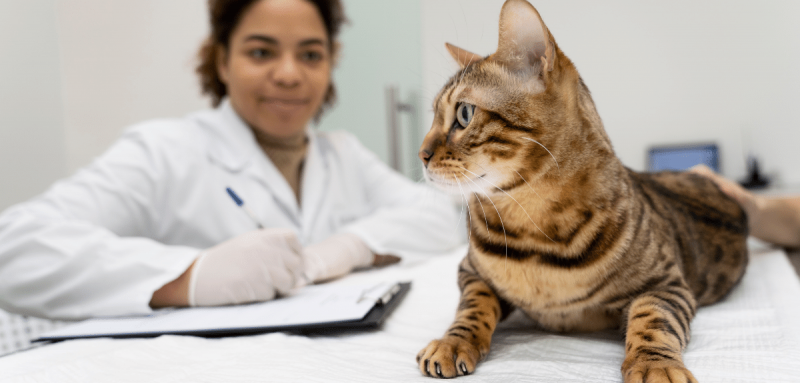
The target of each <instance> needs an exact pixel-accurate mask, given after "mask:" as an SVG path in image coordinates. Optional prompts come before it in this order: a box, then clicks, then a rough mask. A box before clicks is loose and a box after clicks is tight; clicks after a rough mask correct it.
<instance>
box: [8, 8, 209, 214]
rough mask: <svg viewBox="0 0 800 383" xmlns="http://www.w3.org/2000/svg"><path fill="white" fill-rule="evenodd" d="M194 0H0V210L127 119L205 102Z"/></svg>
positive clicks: (101, 144) (169, 113)
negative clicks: (198, 76) (197, 68)
mask: <svg viewBox="0 0 800 383" xmlns="http://www.w3.org/2000/svg"><path fill="white" fill-rule="evenodd" d="M206 19H207V16H206V3H205V2H204V1H198V0H170V1H161V0H137V1H106V0H37V1H0V49H2V52H3V55H2V58H0V179H2V181H0V184H1V185H2V187H0V210H3V209H4V208H6V207H8V206H10V205H12V204H14V203H17V202H21V201H24V200H26V199H29V198H31V197H33V196H34V195H36V194H38V193H41V192H42V191H44V190H45V189H46V188H47V186H49V185H50V184H52V183H53V182H54V181H56V180H58V179H60V178H63V177H65V176H67V175H69V174H71V173H73V172H74V171H75V170H77V169H78V168H80V167H82V166H84V165H86V164H88V163H89V162H90V161H91V160H92V159H93V158H94V157H96V156H97V155H99V154H101V153H102V152H103V151H104V150H105V149H106V148H108V146H109V145H110V144H111V143H112V142H114V141H115V140H116V139H117V138H118V137H119V135H120V133H121V132H122V130H124V129H125V128H126V127H127V126H129V125H130V124H132V123H135V122H139V121H143V120H146V119H151V118H158V117H176V116H182V115H184V114H186V113H188V112H190V111H193V110H197V109H199V108H203V107H206V106H207V105H208V104H209V103H208V101H207V100H206V99H204V98H202V97H200V94H199V86H198V85H197V80H196V76H195V75H194V71H193V68H194V64H195V52H196V50H197V48H198V46H199V44H200V42H201V41H202V39H203V38H204V37H205V35H206V34H207V29H208V28H207V20H206Z"/></svg>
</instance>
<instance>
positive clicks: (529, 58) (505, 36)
mask: <svg viewBox="0 0 800 383" xmlns="http://www.w3.org/2000/svg"><path fill="white" fill-rule="evenodd" d="M555 56H556V55H555V44H554V43H553V41H551V40H550V32H549V31H548V30H547V27H546V26H545V25H544V21H542V17H541V16H539V12H538V11H536V8H534V7H533V6H532V5H531V4H530V3H528V2H527V1H525V0H506V3H505V4H503V9H502V10H501V11H500V41H499V43H498V44H497V52H496V53H495V54H494V59H495V60H497V61H500V62H503V63H505V64H506V65H508V66H509V67H510V68H511V69H513V70H527V69H530V68H533V67H534V66H536V65H540V66H541V69H542V71H550V70H553V62H554V60H555Z"/></svg>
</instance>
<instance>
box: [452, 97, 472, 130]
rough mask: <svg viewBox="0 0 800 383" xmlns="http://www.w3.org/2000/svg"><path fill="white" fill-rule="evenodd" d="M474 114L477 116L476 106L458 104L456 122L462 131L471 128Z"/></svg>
mask: <svg viewBox="0 0 800 383" xmlns="http://www.w3.org/2000/svg"><path fill="white" fill-rule="evenodd" d="M473 114H475V105H472V104H467V103H464V102H462V103H460V104H458V106H457V107H456V120H458V124H459V125H461V128H462V129H463V128H466V127H467V126H469V122H470V121H472V115H473Z"/></svg>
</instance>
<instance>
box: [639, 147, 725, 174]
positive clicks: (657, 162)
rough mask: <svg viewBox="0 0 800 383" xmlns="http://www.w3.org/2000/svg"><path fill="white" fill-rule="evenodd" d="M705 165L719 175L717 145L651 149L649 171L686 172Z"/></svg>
mask: <svg viewBox="0 0 800 383" xmlns="http://www.w3.org/2000/svg"><path fill="white" fill-rule="evenodd" d="M698 164H705V165H706V166H708V167H709V168H711V169H713V170H714V171H715V172H717V173H719V151H718V149H717V145H715V144H697V145H676V146H660V147H653V148H651V149H650V152H649V155H648V170H649V171H651V172H657V171H661V170H686V169H688V168H691V167H692V166H695V165H698Z"/></svg>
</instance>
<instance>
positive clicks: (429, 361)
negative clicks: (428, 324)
mask: <svg viewBox="0 0 800 383" xmlns="http://www.w3.org/2000/svg"><path fill="white" fill-rule="evenodd" d="M485 348H486V350H483V351H482V350H479V349H478V347H476V346H475V345H473V344H472V343H469V342H467V341H465V340H463V339H460V338H457V337H444V338H442V339H438V340H434V341H432V342H431V343H429V344H428V346H427V347H425V348H423V349H422V350H421V351H420V352H419V354H417V363H418V364H419V370H420V371H422V373H423V374H425V375H427V376H432V377H434V378H455V377H456V376H461V375H469V374H471V373H473V372H474V371H475V366H476V365H477V364H478V361H480V360H481V359H483V357H484V356H485V355H486V353H488V352H489V347H488V346H487V347H485Z"/></svg>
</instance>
